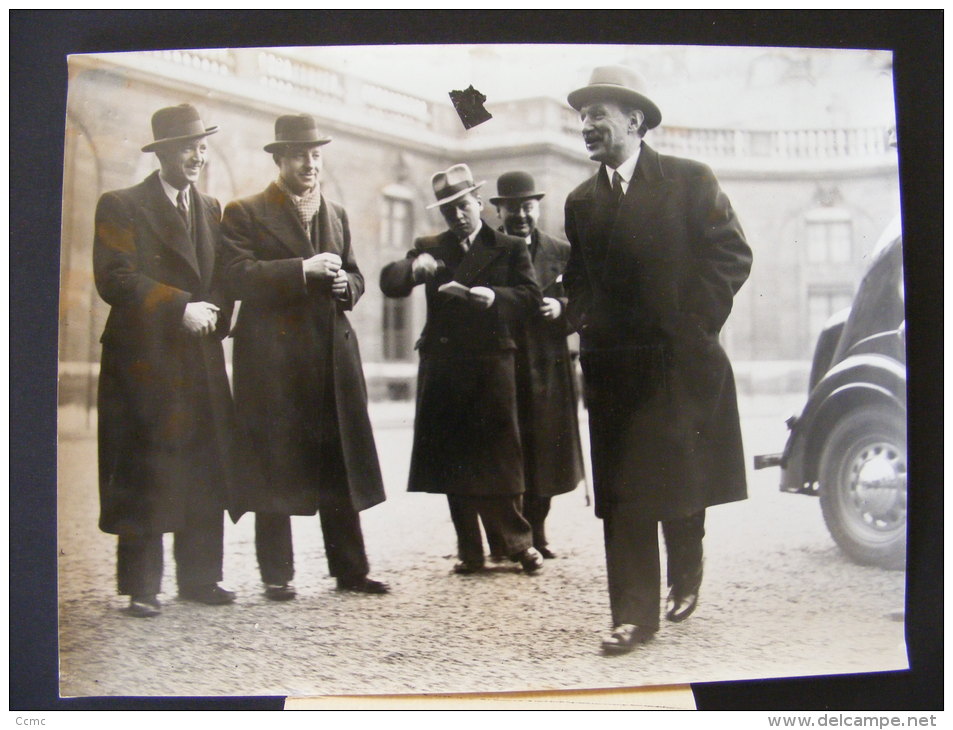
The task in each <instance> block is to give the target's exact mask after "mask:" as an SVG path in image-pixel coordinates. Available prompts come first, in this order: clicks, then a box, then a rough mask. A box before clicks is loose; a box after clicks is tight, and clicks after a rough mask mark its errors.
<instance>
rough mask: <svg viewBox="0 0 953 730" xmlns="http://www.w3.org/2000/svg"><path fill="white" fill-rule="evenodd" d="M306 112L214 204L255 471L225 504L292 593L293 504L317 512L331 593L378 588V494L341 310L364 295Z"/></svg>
mask: <svg viewBox="0 0 953 730" xmlns="http://www.w3.org/2000/svg"><path fill="white" fill-rule="evenodd" d="M330 141H331V139H330V137H325V136H323V135H322V134H321V133H320V132H319V131H318V128H317V125H316V123H315V120H314V118H313V117H311V116H310V115H307V114H298V115H293V114H290V115H283V116H280V117H278V119H277V120H276V122H275V140H274V141H273V142H271V143H269V144H267V145H265V148H264V149H265V151H266V152H270V153H272V156H273V158H274V161H275V164H276V165H277V167H278V178H277V180H276V181H275V182H272V183H271V184H269V185H268V187H267V188H266V189H265V190H264V192H261V193H258V194H257V195H253V196H251V197H249V198H245V199H242V200H237V201H234V202H232V203H229V205H228V206H227V207H226V208H225V214H224V218H223V221H222V238H223V246H224V253H223V259H224V266H225V272H226V281H227V283H228V286H229V291H230V293H231V294H232V295H233V296H234V297H235V299H238V300H241V306H240V309H239V313H238V321H237V323H236V325H235V332H234V337H235V350H234V384H235V406H236V410H237V413H238V418H239V425H240V427H241V433H242V437H243V439H244V441H243V443H242V447H243V450H244V451H246V452H247V453H248V454H250V455H251V456H252V457H254V459H255V462H256V464H255V465H254V467H255V469H254V470H253V474H255V475H256V477H257V478H256V479H254V480H253V481H252V482H250V483H249V486H248V488H247V489H246V490H245V491H243V492H242V493H241V495H240V496H239V499H238V501H237V503H236V508H237V509H240V510H243V511H253V512H255V547H256V552H257V556H258V567H259V570H260V573H261V579H262V582H263V583H264V585H265V596H266V597H267V598H269V599H271V600H276V601H284V600H289V599H291V598H294V597H295V595H296V591H295V588H294V586H293V585H292V579H293V577H294V551H293V545H292V535H291V518H290V516H291V515H313V514H315V513H316V512H317V513H318V514H319V515H320V520H321V531H322V535H323V538H324V548H325V554H326V556H327V560H328V567H329V569H330V573H331V575H332V576H333V577H334V578H335V579H336V581H337V587H338V589H339V590H349V591H356V592H362V593H386V592H387V590H388V587H387V585H386V584H384V583H381V582H380V581H376V580H372V579H371V578H368V572H369V566H368V561H367V555H366V553H365V549H364V537H363V533H362V531H361V524H360V514H359V513H360V512H361V511H362V510H365V509H368V508H369V507H373V506H374V505H376V504H379V503H380V502H383V501H384V486H383V481H382V479H381V472H380V466H379V464H378V460H377V449H376V446H375V443H374V434H373V432H372V430H371V423H370V419H369V418H368V413H367V388H366V385H365V382H364V374H363V370H362V368H361V355H360V351H359V349H358V344H357V334H356V333H355V332H354V329H353V328H352V327H351V324H350V322H349V321H348V318H347V314H346V312H347V311H348V310H350V309H352V308H353V307H354V305H355V304H357V301H358V300H359V299H360V298H361V295H362V294H363V293H364V277H363V276H362V274H361V271H360V269H359V268H358V265H357V261H356V259H355V256H354V249H353V247H352V246H351V233H350V229H349V227H348V218H347V213H346V212H345V210H344V208H342V207H341V206H340V205H338V204H337V203H335V202H333V201H331V200H329V199H328V198H326V197H325V196H324V195H322V193H321V186H320V173H321V167H322V160H321V148H322V147H323V146H324V145H325V144H327V143H328V142H330Z"/></svg>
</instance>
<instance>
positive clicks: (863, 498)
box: [820, 406, 907, 570]
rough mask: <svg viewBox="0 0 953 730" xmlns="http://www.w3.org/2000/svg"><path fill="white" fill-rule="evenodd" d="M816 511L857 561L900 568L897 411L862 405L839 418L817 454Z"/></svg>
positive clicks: (902, 474)
mask: <svg viewBox="0 0 953 730" xmlns="http://www.w3.org/2000/svg"><path fill="white" fill-rule="evenodd" d="M820 483H821V489H820V496H821V511H822V513H823V515H824V522H825V523H826V524H827V529H828V530H830V533H831V536H832V537H833V538H834V540H835V542H836V543H837V544H838V545H839V546H840V548H841V549H842V550H843V551H844V552H846V553H847V554H848V555H849V556H850V557H851V558H853V559H854V560H855V561H857V562H858V563H862V564H865V565H879V566H881V567H884V568H891V569H896V570H901V569H903V567H904V563H905V559H906V545H907V437H906V427H905V423H904V419H903V416H902V415H900V413H899V411H896V410H891V409H889V408H885V407H882V406H864V407H862V408H859V409H857V410H855V411H852V412H851V413H849V414H848V415H847V416H845V417H843V418H841V420H840V421H838V423H837V425H836V426H835V427H834V429H833V430H832V431H831V433H830V437H829V438H828V440H827V445H826V446H825V447H824V451H823V453H822V455H821V464H820Z"/></svg>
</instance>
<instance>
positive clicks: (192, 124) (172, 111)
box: [142, 104, 218, 152]
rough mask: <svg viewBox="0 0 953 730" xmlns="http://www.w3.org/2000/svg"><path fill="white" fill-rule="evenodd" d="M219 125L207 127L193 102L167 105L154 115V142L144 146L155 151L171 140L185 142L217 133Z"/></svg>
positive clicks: (148, 150) (146, 149) (144, 150)
mask: <svg viewBox="0 0 953 730" xmlns="http://www.w3.org/2000/svg"><path fill="white" fill-rule="evenodd" d="M217 131H218V127H217V126H214V127H206V126H205V125H204V124H203V123H202V119H201V118H200V117H199V112H198V109H196V108H195V107H194V106H192V105H191V104H179V105H178V106H167V107H165V108H163V109H160V110H159V111H157V112H156V113H155V114H153V115H152V142H150V143H149V144H147V145H146V146H145V147H143V148H142V151H143V152H153V151H154V150H156V149H157V148H159V147H161V146H163V145H165V144H169V143H170V142H184V141H185V140H187V139H198V138H199V137H207V136H208V135H210V134H215V133H216V132H217Z"/></svg>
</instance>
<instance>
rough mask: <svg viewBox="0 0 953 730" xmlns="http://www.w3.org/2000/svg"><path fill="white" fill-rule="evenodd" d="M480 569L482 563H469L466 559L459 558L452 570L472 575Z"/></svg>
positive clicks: (460, 573) (481, 568) (458, 573)
mask: <svg viewBox="0 0 953 730" xmlns="http://www.w3.org/2000/svg"><path fill="white" fill-rule="evenodd" d="M481 570H483V563H471V562H468V561H466V560H461V561H460V562H458V563H455V564H454V566H453V572H454V573H456V574H457V575H472V574H473V573H479V572H480V571H481Z"/></svg>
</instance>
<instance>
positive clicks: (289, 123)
mask: <svg viewBox="0 0 953 730" xmlns="http://www.w3.org/2000/svg"><path fill="white" fill-rule="evenodd" d="M330 141H331V138H330V137H325V136H324V135H322V134H321V133H320V132H319V131H318V124H317V122H315V121H314V117H312V116H311V115H310V114H282V115H281V116H280V117H278V118H277V119H276V120H275V141H274V142H269V143H268V144H266V145H265V152H277V151H278V150H279V149H281V148H282V147H284V146H286V145H289V144H308V145H312V144H318V145H321V144H327V143H328V142H330Z"/></svg>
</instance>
